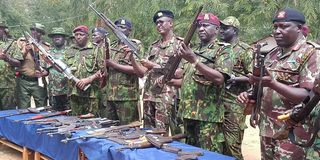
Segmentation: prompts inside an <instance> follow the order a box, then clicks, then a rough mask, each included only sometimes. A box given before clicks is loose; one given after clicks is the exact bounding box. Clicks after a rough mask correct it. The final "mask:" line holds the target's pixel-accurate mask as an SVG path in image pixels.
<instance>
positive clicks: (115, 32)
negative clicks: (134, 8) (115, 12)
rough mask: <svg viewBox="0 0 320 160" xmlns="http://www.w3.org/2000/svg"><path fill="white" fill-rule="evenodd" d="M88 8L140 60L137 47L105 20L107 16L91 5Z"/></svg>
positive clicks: (111, 23)
mask: <svg viewBox="0 0 320 160" xmlns="http://www.w3.org/2000/svg"><path fill="white" fill-rule="evenodd" d="M89 7H90V8H91V9H92V10H93V11H94V12H95V13H96V14H97V15H98V16H99V17H100V18H101V19H102V20H103V22H104V23H105V25H106V26H108V27H109V28H110V29H111V31H112V32H113V33H114V34H115V36H116V37H117V38H118V39H119V40H120V41H121V42H123V43H124V44H125V45H127V46H128V47H129V48H130V49H131V51H132V53H133V54H134V55H135V56H136V57H137V58H138V59H141V58H140V56H139V54H140V53H139V49H138V47H137V46H136V45H135V44H134V43H133V42H132V41H131V40H130V39H129V38H128V37H127V36H126V35H124V34H123V33H122V32H121V30H120V29H119V28H118V27H117V26H116V25H114V24H113V22H112V21H111V20H110V19H109V18H107V16H105V15H104V14H103V13H100V12H98V11H97V10H96V9H95V8H94V7H93V6H92V4H90V5H89Z"/></svg>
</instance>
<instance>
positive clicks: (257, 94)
mask: <svg viewBox="0 0 320 160" xmlns="http://www.w3.org/2000/svg"><path fill="white" fill-rule="evenodd" d="M264 45H266V43H264V44H260V43H257V44H256V45H255V48H256V51H255V53H254V56H253V58H254V59H255V63H253V65H254V66H253V72H252V74H253V75H254V76H257V77H259V78H260V79H259V82H258V84H254V85H253V93H252V94H251V95H249V97H250V99H252V100H255V106H254V108H253V109H252V112H251V117H250V125H251V126H252V127H253V128H255V124H256V123H257V122H258V120H259V113H260V109H261V98H262V92H263V86H262V77H263V76H264V75H265V71H266V69H265V66H264V60H265V57H266V55H264V54H261V52H260V49H261V47H263V46H264ZM245 110H248V108H246V109H245Z"/></svg>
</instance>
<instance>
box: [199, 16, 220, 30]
mask: <svg viewBox="0 0 320 160" xmlns="http://www.w3.org/2000/svg"><path fill="white" fill-rule="evenodd" d="M197 21H198V23H203V22H207V23H211V24H214V25H216V26H218V27H219V26H220V20H219V18H218V17H217V16H215V15H214V14H212V13H200V14H199V16H198V18H197Z"/></svg>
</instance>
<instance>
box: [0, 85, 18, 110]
mask: <svg viewBox="0 0 320 160" xmlns="http://www.w3.org/2000/svg"><path fill="white" fill-rule="evenodd" d="M16 106H17V101H16V96H15V89H14V88H0V110H7V109H15V108H16Z"/></svg>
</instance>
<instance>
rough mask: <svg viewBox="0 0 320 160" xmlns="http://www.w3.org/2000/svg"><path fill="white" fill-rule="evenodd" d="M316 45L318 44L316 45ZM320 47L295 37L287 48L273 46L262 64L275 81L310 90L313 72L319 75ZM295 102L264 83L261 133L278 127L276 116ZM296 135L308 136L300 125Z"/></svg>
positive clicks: (302, 137) (272, 130)
mask: <svg viewBox="0 0 320 160" xmlns="http://www.w3.org/2000/svg"><path fill="white" fill-rule="evenodd" d="M317 48H318V47H317ZM319 54H320V51H319V49H316V45H315V44H314V43H309V42H306V40H305V38H302V39H300V40H299V41H298V43H297V45H295V46H293V47H292V48H291V49H290V50H288V51H287V52H284V50H283V49H282V48H280V47H277V48H275V49H274V50H272V51H271V52H270V53H269V54H268V55H267V57H266V60H265V66H266V68H267V69H268V70H269V71H270V72H271V74H272V77H273V78H274V79H276V80H277V81H278V82H281V83H283V84H286V85H289V86H292V87H299V88H305V89H307V90H311V89H312V87H313V82H314V79H315V76H316V75H318V73H319V72H318V66H317V65H318V64H319V62H318V61H319ZM295 105H297V104H294V103H292V102H291V101H289V100H288V99H286V98H285V97H283V96H282V95H281V94H279V93H277V92H276V91H274V90H273V89H271V88H268V87H264V89H263V97H262V104H261V114H260V117H261V118H260V123H259V128H260V135H261V136H266V137H272V135H273V134H274V133H275V132H276V131H277V130H278V129H279V128H280V127H281V125H282V123H280V122H279V121H277V116H279V115H282V114H284V112H285V111H287V110H289V109H292V107H293V106H295ZM296 131H297V132H296V135H297V137H300V138H301V139H305V138H308V136H309V135H308V134H306V133H305V132H304V129H303V128H302V127H297V129H296Z"/></svg>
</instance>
